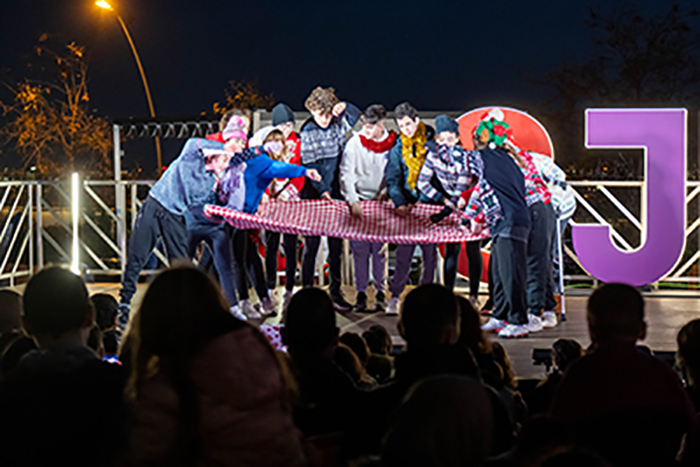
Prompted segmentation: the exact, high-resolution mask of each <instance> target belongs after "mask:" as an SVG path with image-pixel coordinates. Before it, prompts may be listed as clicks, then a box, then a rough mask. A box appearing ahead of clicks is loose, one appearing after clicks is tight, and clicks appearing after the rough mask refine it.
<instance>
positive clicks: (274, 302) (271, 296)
mask: <svg viewBox="0 0 700 467" xmlns="http://www.w3.org/2000/svg"><path fill="white" fill-rule="evenodd" d="M267 296H268V298H269V299H270V302H271V303H272V308H274V309H277V307H278V306H280V302H279V300H277V296H276V295H275V289H267ZM263 308H265V304H264V303H263Z"/></svg>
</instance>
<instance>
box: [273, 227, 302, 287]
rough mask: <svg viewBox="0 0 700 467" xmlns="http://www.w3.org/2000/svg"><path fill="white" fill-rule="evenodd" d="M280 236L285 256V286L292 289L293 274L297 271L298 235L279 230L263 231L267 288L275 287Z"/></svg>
mask: <svg viewBox="0 0 700 467" xmlns="http://www.w3.org/2000/svg"><path fill="white" fill-rule="evenodd" d="M280 237H282V239H283V240H282V243H283V244H284V257H285V267H284V271H285V276H286V281H285V288H286V289H287V290H293V289H294V276H296V273H297V246H298V245H299V237H298V236H297V235H295V234H281V233H279V232H268V231H266V232H265V273H266V275H267V288H268V289H274V288H275V287H277V252H278V251H279V247H280Z"/></svg>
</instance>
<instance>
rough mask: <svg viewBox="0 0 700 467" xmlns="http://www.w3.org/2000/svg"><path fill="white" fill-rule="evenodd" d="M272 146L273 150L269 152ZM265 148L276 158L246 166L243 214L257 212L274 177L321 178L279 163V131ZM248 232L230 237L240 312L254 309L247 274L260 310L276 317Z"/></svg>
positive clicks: (281, 145)
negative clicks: (236, 266)
mask: <svg viewBox="0 0 700 467" xmlns="http://www.w3.org/2000/svg"><path fill="white" fill-rule="evenodd" d="M273 144H274V147H275V149H272V147H273V146H272V145H273ZM265 145H266V147H267V145H270V148H271V149H270V152H271V153H273V154H275V156H274V157H275V158H276V159H278V160H273V159H271V158H270V157H269V156H268V155H267V154H260V155H259V156H257V157H254V158H252V159H250V160H248V162H247V163H246V167H245V170H244V172H243V180H244V185H245V200H244V205H243V212H246V213H248V214H253V213H254V212H255V211H257V209H258V205H259V204H260V200H261V199H262V197H263V193H264V192H265V189H266V188H267V187H268V186H269V185H270V183H272V181H273V180H274V179H275V178H296V177H303V176H306V177H308V178H309V179H310V180H313V181H315V182H319V181H320V180H321V176H320V175H319V173H318V172H317V171H316V170H315V169H307V168H306V167H302V166H299V165H294V164H288V163H286V162H280V161H279V159H283V158H284V156H283V155H282V153H283V152H284V151H286V147H285V145H284V135H283V134H282V132H281V131H279V130H273V131H272V132H270V134H269V135H268V137H267V138H266V139H265ZM252 234H253V231H251V230H238V229H237V230H236V231H235V232H234V234H233V254H234V257H235V258H236V261H237V262H238V263H239V264H240V265H241V270H242V271H243V273H242V274H240V278H239V285H238V294H239V297H240V299H241V309H243V310H244V312H245V311H246V310H247V311H248V313H250V314H253V313H254V312H253V311H252V310H254V308H253V307H252V306H250V302H249V301H248V300H249V298H248V284H247V281H246V280H245V279H246V273H248V274H250V279H251V280H252V283H253V285H254V287H255V289H256V293H257V294H258V297H259V298H260V301H261V302H262V306H263V309H264V311H265V313H266V314H267V315H273V316H274V315H275V314H276V311H275V306H274V304H273V303H272V300H270V297H269V296H268V289H267V283H266V281H265V275H264V272H263V266H262V261H261V259H260V255H259V254H258V251H257V248H256V247H255V245H254V244H252V242H251V235H252Z"/></svg>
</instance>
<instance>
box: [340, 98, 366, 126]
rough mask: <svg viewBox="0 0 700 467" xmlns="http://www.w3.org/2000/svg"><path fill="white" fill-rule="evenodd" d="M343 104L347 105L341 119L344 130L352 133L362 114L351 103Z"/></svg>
mask: <svg viewBox="0 0 700 467" xmlns="http://www.w3.org/2000/svg"><path fill="white" fill-rule="evenodd" d="M343 104H345V110H343V112H342V113H341V114H340V116H339V118H340V121H341V124H342V125H343V130H345V131H350V130H351V129H352V128H353V127H354V126H355V125H356V124H357V121H358V120H359V119H360V114H361V113H362V112H361V111H360V109H358V108H357V107H356V106H355V105H353V104H351V103H349V102H343Z"/></svg>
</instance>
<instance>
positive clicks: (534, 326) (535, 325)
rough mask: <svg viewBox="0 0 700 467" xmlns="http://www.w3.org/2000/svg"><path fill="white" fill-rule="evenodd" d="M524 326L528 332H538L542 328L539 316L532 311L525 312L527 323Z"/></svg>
mask: <svg viewBox="0 0 700 467" xmlns="http://www.w3.org/2000/svg"><path fill="white" fill-rule="evenodd" d="M525 326H526V327H527V330H528V332H540V331H541V330H542V329H543V327H542V320H541V319H540V317H539V316H536V315H533V314H532V313H528V314H527V324H526V325H525Z"/></svg>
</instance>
